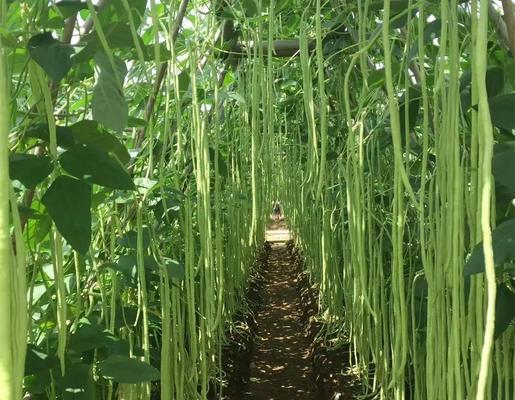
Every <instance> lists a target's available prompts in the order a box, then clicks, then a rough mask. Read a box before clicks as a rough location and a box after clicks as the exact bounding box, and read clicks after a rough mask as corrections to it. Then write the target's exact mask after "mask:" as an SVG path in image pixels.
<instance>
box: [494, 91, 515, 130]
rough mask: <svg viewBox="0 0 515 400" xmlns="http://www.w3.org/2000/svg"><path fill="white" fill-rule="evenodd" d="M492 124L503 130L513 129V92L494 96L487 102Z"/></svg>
mask: <svg viewBox="0 0 515 400" xmlns="http://www.w3.org/2000/svg"><path fill="white" fill-rule="evenodd" d="M488 104H489V106H490V116H491V117H492V123H493V124H494V125H495V126H497V127H499V128H503V129H507V130H509V131H511V130H512V129H515V92H514V93H509V94H502V95H499V96H495V97H493V98H491V99H490V100H489V101H488Z"/></svg>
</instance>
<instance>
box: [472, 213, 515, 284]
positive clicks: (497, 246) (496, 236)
mask: <svg viewBox="0 0 515 400" xmlns="http://www.w3.org/2000/svg"><path fill="white" fill-rule="evenodd" d="M492 244H493V250H494V263H495V265H496V266H500V265H502V264H504V263H505V262H507V261H510V260H515V219H510V220H508V221H506V222H503V223H502V224H500V225H499V226H498V227H497V228H495V229H494V230H493V231H492ZM484 270H485V255H484V253H483V242H482V241H481V242H479V243H478V244H477V245H476V246H475V247H474V250H473V251H472V254H471V256H470V258H469V259H468V260H467V263H466V264H465V271H464V273H465V276H468V275H473V274H479V273H480V272H484Z"/></svg>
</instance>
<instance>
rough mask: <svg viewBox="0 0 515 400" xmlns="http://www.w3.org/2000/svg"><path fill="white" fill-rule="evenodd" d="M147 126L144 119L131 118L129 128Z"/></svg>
mask: <svg viewBox="0 0 515 400" xmlns="http://www.w3.org/2000/svg"><path fill="white" fill-rule="evenodd" d="M147 125H148V123H147V121H145V120H144V119H143V118H136V117H130V116H129V120H128V126H130V127H131V128H136V127H140V126H147Z"/></svg>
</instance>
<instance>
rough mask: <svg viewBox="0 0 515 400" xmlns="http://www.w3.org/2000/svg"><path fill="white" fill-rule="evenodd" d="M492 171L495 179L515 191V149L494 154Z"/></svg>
mask: <svg viewBox="0 0 515 400" xmlns="http://www.w3.org/2000/svg"><path fill="white" fill-rule="evenodd" d="M492 172H493V174H494V176H495V179H496V180H497V181H498V182H499V183H501V184H503V185H504V186H506V187H507V188H508V189H510V190H512V191H513V192H515V151H503V152H501V153H497V154H495V155H494V157H493V159H492Z"/></svg>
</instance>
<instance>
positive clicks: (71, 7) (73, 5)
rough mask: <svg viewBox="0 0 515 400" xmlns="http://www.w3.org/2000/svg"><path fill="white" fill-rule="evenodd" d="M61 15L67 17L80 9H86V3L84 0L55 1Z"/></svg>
mask: <svg viewBox="0 0 515 400" xmlns="http://www.w3.org/2000/svg"><path fill="white" fill-rule="evenodd" d="M55 5H56V6H57V8H58V9H59V11H60V12H61V14H63V17H64V18H65V19H66V18H69V17H71V16H72V15H75V14H77V13H78V12H79V11H81V10H87V9H88V4H87V3H86V2H81V1H76V0H61V1H58V2H57V3H55Z"/></svg>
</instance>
